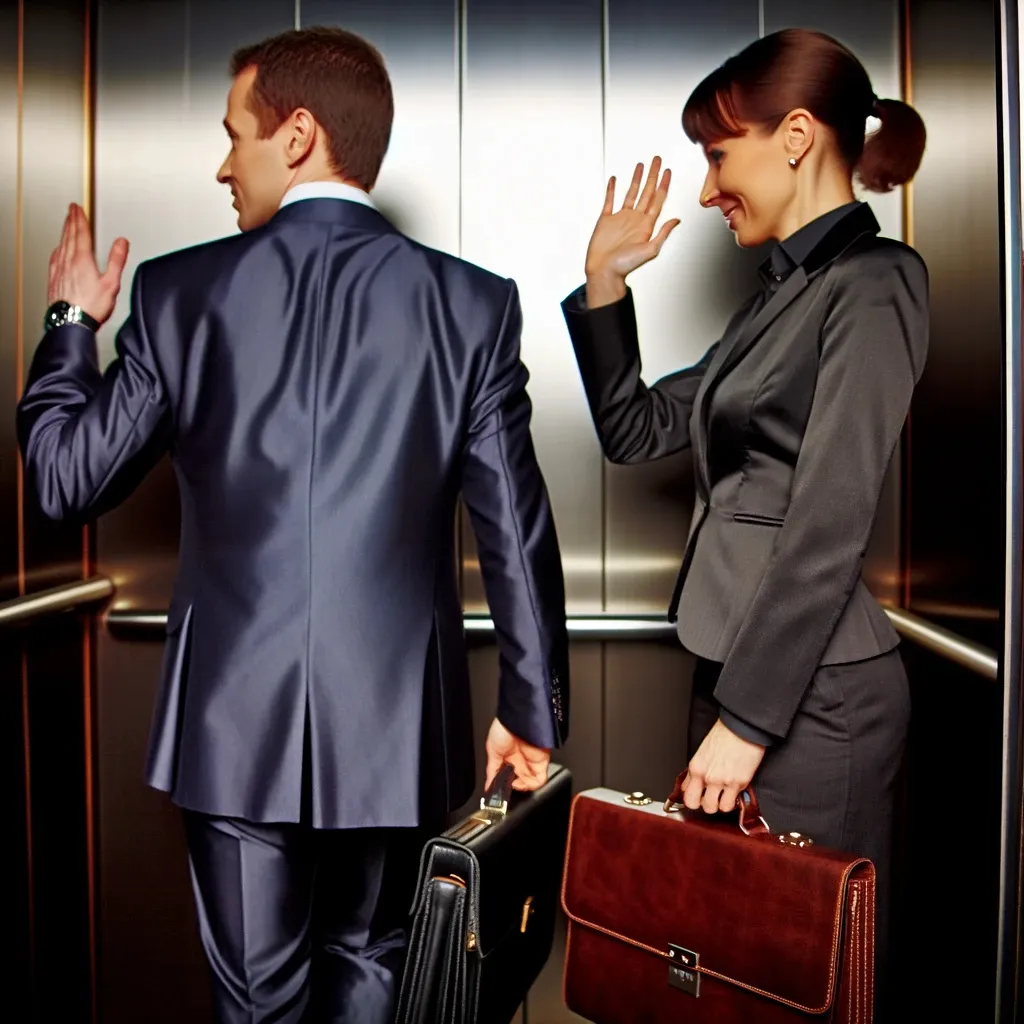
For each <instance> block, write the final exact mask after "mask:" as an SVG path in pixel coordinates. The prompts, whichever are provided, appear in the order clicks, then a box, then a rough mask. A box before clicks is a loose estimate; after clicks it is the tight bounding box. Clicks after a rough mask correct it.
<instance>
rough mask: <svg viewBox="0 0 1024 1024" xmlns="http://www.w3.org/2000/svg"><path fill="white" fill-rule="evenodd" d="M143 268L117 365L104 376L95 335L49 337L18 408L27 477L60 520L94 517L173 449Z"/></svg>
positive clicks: (70, 328)
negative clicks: (145, 308)
mask: <svg viewBox="0 0 1024 1024" xmlns="http://www.w3.org/2000/svg"><path fill="white" fill-rule="evenodd" d="M142 278H143V274H142V267H139V269H138V271H137V273H136V275H135V280H134V283H133V286H132V309H131V315H130V316H129V318H128V320H127V321H126V322H125V324H124V326H123V327H122V328H121V330H120V331H119V332H118V335H117V339H116V341H115V343H114V344H115V350H116V358H115V359H114V361H113V362H112V363H111V364H110V366H109V367H108V369H107V371H106V373H101V372H100V369H99V360H98V355H97V350H96V338H95V336H94V335H93V333H92V331H90V330H88V329H87V328H85V327H83V326H82V325H81V324H66V325H65V326H63V327H58V328H55V329H53V330H50V331H48V332H47V333H46V335H45V336H44V337H43V339H42V341H40V343H39V345H38V347H37V348H36V352H35V355H34V357H33V359H32V365H31V368H30V370H29V376H28V382H27V385H26V388H25V392H24V394H23V396H22V399H21V401H20V402H19V403H18V412H17V427H18V441H19V444H20V446H21V452H22V457H23V459H24V461H25V470H26V475H27V477H28V480H29V481H30V485H31V486H32V488H33V489H34V490H35V493H36V495H37V497H38V500H39V503H40V505H41V507H42V509H43V512H44V513H45V514H46V515H47V516H49V517H50V518H51V519H65V518H72V517H80V516H86V515H95V514H97V513H98V512H99V511H102V510H103V509H105V508H107V507H109V506H110V505H111V504H112V503H113V502H114V501H115V500H121V499H123V498H124V497H126V496H127V492H128V491H130V489H131V488H132V487H133V486H135V485H136V484H137V483H138V481H139V480H140V479H141V477H142V475H143V474H144V472H145V471H146V470H147V469H149V468H150V467H151V466H152V465H153V463H154V462H155V461H156V460H157V458H159V456H160V455H161V454H162V453H163V452H164V451H165V450H166V447H167V441H168V435H167V426H168V422H169V417H168V403H167V397H166V393H165V389H164V387H163V385H162V383H161V379H160V375H159V373H158V370H157V365H156V360H155V358H154V354H153V350H152V345H151V341H150V338H149V336H148V334H147V332H146V327H145V323H144V321H143V315H142V287H143V285H142Z"/></svg>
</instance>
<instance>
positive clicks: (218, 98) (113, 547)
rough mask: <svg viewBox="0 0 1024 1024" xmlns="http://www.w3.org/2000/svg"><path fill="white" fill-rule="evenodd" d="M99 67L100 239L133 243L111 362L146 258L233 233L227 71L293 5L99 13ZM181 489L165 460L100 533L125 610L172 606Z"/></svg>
mask: <svg viewBox="0 0 1024 1024" xmlns="http://www.w3.org/2000/svg"><path fill="white" fill-rule="evenodd" d="M99 19H100V20H99V38H98V54H97V69H96V79H97V82H96V85H97V101H96V108H97V109H96V234H97V248H98V249H99V250H100V251H101V252H103V251H108V250H109V247H110V244H111V243H112V241H113V240H114V238H116V237H117V236H118V235H124V236H126V237H127V238H128V239H129V241H130V242H131V251H130V252H129V257H128V266H127V267H126V269H125V279H124V286H123V288H122V290H121V294H120V297H119V299H118V304H117V308H116V309H115V311H114V315H113V316H112V317H111V319H110V321H109V322H108V323H107V324H106V325H105V326H104V328H103V330H102V331H101V332H100V354H101V359H102V360H103V361H106V360H108V359H110V358H112V356H113V341H114V337H115V334H116V332H117V329H118V327H119V326H120V325H121V323H122V322H123V320H124V318H125V317H126V316H127V313H128V307H129V302H130V298H131V289H130V287H129V282H130V280H131V276H132V275H133V274H134V271H135V267H136V266H137V265H138V263H139V262H140V261H141V260H144V259H148V258H150V257H153V256H157V255H159V254H161V253H164V252H168V251H171V250H174V249H178V248H182V247H184V246H187V245H192V244H195V243H198V242H203V241H208V240H210V239H213V238H217V237H221V236H224V235H228V234H233V233H234V232H235V231H236V230H237V229H236V227H235V215H234V211H233V210H232V208H231V200H230V195H229V193H228V190H227V189H226V188H225V186H223V185H219V184H218V183H217V181H216V177H215V176H216V173H217V169H218V167H219V166H220V164H221V162H222V160H223V159H224V155H225V153H226V152H227V146H228V143H227V138H226V136H225V134H224V129H223V127H222V126H221V120H222V118H223V117H224V111H225V106H226V99H227V92H228V88H229V87H230V84H231V83H230V78H229V75H228V62H229V59H230V57H231V54H232V52H233V51H234V50H235V49H236V48H237V47H239V46H242V45H244V44H246V43H250V42H255V41H258V40H259V39H261V38H263V37H265V36H267V35H271V34H273V33H275V32H279V31H281V30H283V29H287V28H291V27H292V26H293V24H294V3H293V2H292V0H260V2H249V0H222V2H219V3H217V4H203V3H191V2H188V0H175V2H168V0H141V2H139V3H132V4H123V3H116V2H111V0H107V2H104V3H101V4H100V9H99ZM178 528H179V507H178V498H177V487H176V484H175V481H174V476H173V473H172V472H171V469H170V465H169V463H168V461H167V460H164V461H163V462H162V463H161V464H160V466H159V467H158V469H157V470H156V471H155V472H154V473H152V474H151V475H150V477H149V478H148V479H147V480H146V481H145V482H144V483H143V485H142V486H141V487H140V488H139V490H138V491H137V492H136V493H135V494H134V495H132V497H131V498H130V499H129V500H128V501H127V502H126V503H125V504H124V505H123V506H122V507H121V508H119V509H117V510H116V511H114V512H112V513H110V514H109V515H107V516H105V517H104V518H103V519H102V520H101V522H100V525H99V529H98V558H99V559H100V561H101V562H102V563H103V565H104V568H105V569H106V571H107V572H109V573H111V574H112V575H113V576H114V577H115V579H116V581H117V585H118V605H119V606H121V607H160V606H162V605H165V604H166V603H167V601H168V600H169V598H170V591H171V583H172V580H173V577H174V572H175V567H176V559H177V549H178Z"/></svg>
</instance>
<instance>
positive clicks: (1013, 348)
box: [995, 0, 1024, 1022]
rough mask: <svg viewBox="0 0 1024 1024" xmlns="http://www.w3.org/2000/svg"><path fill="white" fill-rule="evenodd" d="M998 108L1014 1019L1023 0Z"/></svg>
mask: <svg viewBox="0 0 1024 1024" xmlns="http://www.w3.org/2000/svg"><path fill="white" fill-rule="evenodd" d="M999 6H1000V12H999V13H1000V37H1001V54H1000V56H1001V72H1000V75H1001V78H1000V114H1001V126H1000V127H1001V141H1002V154H1001V155H1002V185H1003V195H1002V201H1003V209H1002V214H1003V217H1002V228H1003V231H1002V241H1003V245H1002V260H1003V329H1004V342H1003V354H1004V355H1003V357H1004V369H1003V380H1004V382H1005V385H1004V388H1005V395H1006V399H1005V402H1004V415H1005V417H1006V422H1005V426H1004V430H1005V439H1006V441H1005V445H1004V449H1003V450H1004V453H1005V459H1006V466H1005V477H1004V479H1005V481H1006V485H1005V503H1006V505H1005V513H1004V515H1005V527H1004V536H1005V541H1004V544H1005V556H1006V561H1005V583H1004V593H1003V623H1004V632H1003V764H1002V813H1001V816H1000V823H999V825H1000V861H999V922H998V934H999V947H998V959H997V962H996V979H995V1003H996V1020H998V1021H1006V1022H1010V1021H1016V1020H1019V1019H1020V1016H1021V993H1020V974H1021V957H1022V949H1021V946H1022V937H1021V929H1022V927H1024V914H1022V907H1021V899H1022V878H1021V873H1022V868H1024V862H1022V858H1024V848H1022V835H1021V802H1022V799H1024V764H1022V749H1024V746H1022V739H1024V738H1022V735H1021V730H1022V725H1024V718H1022V713H1021V712H1022V708H1021V700H1022V688H1021V641H1022V624H1021V615H1022V593H1021V585H1022V572H1024V549H1022V543H1024V538H1022V536H1021V530H1022V529H1024V519H1022V517H1024V494H1022V487H1024V479H1022V465H1021V459H1022V457H1024V451H1022V449H1024V429H1022V414H1024V413H1022V409H1021V401H1022V398H1024V395H1022V379H1021V375H1022V372H1024V357H1022V352H1021V344H1022V340H1024V339H1022V331H1021V316H1022V311H1021V302H1022V298H1024V297H1022V294H1021V266H1022V259H1024V246H1022V242H1021V214H1022V210H1024V179H1022V174H1021V171H1022V167H1021V132H1022V130H1024V124H1022V121H1021V117H1022V104H1021V99H1022V96H1021V65H1020V61H1021V40H1020V20H1019V19H1020V13H1021V4H1020V2H1017V3H1014V2H1013V0H1001V3H1000V5H999Z"/></svg>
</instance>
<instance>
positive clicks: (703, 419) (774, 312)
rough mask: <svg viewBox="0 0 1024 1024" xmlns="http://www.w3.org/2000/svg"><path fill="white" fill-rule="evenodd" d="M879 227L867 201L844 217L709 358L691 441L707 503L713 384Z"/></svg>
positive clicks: (699, 484)
mask: <svg viewBox="0 0 1024 1024" xmlns="http://www.w3.org/2000/svg"><path fill="white" fill-rule="evenodd" d="M879 230H880V229H879V225H878V221H877V220H876V219H875V215H874V214H873V213H872V211H871V208H870V207H869V206H868V205H867V204H864V205H862V206H861V207H859V208H858V209H857V210H855V211H854V212H852V213H851V214H849V215H848V216H846V217H844V218H843V219H842V220H841V221H840V222H839V223H838V224H836V225H835V227H833V228H832V229H831V230H830V231H829V233H828V234H827V235H826V236H825V237H824V238H823V239H822V240H821V241H820V242H819V243H818V244H817V245H816V246H815V247H814V249H813V250H812V251H811V252H810V253H809V254H808V256H807V258H806V259H805V260H804V261H803V263H802V264H801V265H800V266H798V267H797V268H796V269H795V270H794V271H793V273H792V274H790V275H789V277H787V278H786V280H785V281H784V282H783V284H782V286H781V287H780V288H779V289H778V291H776V292H775V294H774V295H772V296H771V298H770V299H768V301H767V302H766V303H765V304H764V305H763V306H762V307H761V309H760V310H758V312H757V313H755V314H754V316H753V317H751V318H750V319H749V320H747V321H746V322H745V323H744V324H743V326H741V327H740V329H739V330H738V331H737V332H736V335H735V337H734V340H733V341H732V342H731V343H729V344H728V345H726V344H724V343H723V344H722V345H721V346H720V347H719V350H718V352H716V353H715V358H714V359H713V360H712V361H711V365H710V366H709V367H708V371H707V373H706V374H705V377H704V388H703V392H702V394H701V395H700V396H699V398H698V408H697V412H698V418H697V423H698V430H697V434H696V436H695V437H694V442H693V443H694V450H695V453H696V455H697V459H696V463H697V487H698V489H699V490H700V491H701V492H702V497H703V498H704V500H705V501H706V502H707V503H709V504H710V501H711V497H710V495H711V475H710V472H709V468H708V450H707V449H708V445H707V440H708V413H709V409H710V406H711V397H712V395H713V394H714V391H715V388H716V387H717V386H718V385H719V384H720V383H721V381H722V379H723V378H724V377H725V376H726V375H727V374H728V373H730V372H731V371H732V370H733V369H734V368H735V367H736V365H737V364H738V363H739V362H740V361H741V360H742V359H743V357H744V356H745V355H746V354H747V353H748V352H749V351H750V349H751V348H752V347H753V345H754V343H755V342H756V341H757V340H758V338H760V337H761V335H762V334H764V332H765V331H766V330H767V329H768V328H769V327H770V326H771V325H772V324H773V323H774V322H775V320H776V319H777V318H778V317H779V315H780V314H781V313H782V312H783V311H784V310H785V309H786V308H787V307H788V306H789V305H790V304H791V303H792V302H793V301H794V300H795V299H796V297H797V296H798V295H800V293H801V292H802V291H803V290H804V289H805V288H806V287H807V284H808V282H809V281H810V280H811V278H813V277H816V276H817V274H818V273H820V272H821V271H822V270H824V269H825V267H827V266H828V265H829V264H830V263H831V262H832V261H833V260H834V259H835V258H836V257H837V256H839V255H840V254H841V253H843V252H845V251H846V250H847V249H848V248H849V247H850V246H851V245H853V244H854V242H856V241H857V240H858V239H859V238H863V237H864V236H865V235H877V234H878V232H879Z"/></svg>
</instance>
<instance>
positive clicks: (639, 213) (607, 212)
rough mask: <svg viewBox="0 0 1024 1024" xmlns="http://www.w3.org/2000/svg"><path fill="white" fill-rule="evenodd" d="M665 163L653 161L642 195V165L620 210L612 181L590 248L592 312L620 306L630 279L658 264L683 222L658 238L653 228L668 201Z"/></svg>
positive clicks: (671, 224) (668, 174)
mask: <svg viewBox="0 0 1024 1024" xmlns="http://www.w3.org/2000/svg"><path fill="white" fill-rule="evenodd" d="M660 171H661V157H660V156H656V157H655V158H654V159H653V160H652V161H651V170H650V173H649V174H648V175H647V182H646V184H644V186H643V190H642V191H641V188H640V183H641V182H642V181H643V176H644V165H643V164H637V165H636V170H635V171H634V172H633V180H632V181H631V182H630V184H629V188H628V189H627V191H626V198H625V199H624V200H623V203H622V207H621V209H619V210H617V211H616V210H615V209H614V204H615V177H614V175H613V176H612V177H611V178H609V179H608V189H607V191H606V193H605V197H604V209H602V210H601V216H600V217H599V218H598V221H597V225H596V226H595V228H594V233H593V234H592V235H591V236H590V245H589V246H588V247H587V262H586V275H587V306H588V307H589V308H591V309H593V308H594V307H596V306H603V305H606V304H607V303H609V302H615V301H617V300H618V299H621V298H622V296H623V295H625V294H626V275H627V274H630V273H632V272H633V271H634V270H636V268H637V267H642V266H643V265H644V264H645V263H647V262H649V261H650V260H653V259H654V257H655V256H657V255H658V253H659V252H661V247H662V246H663V245H664V244H665V241H666V239H667V238H668V236H669V235H670V234H671V233H672V231H673V229H674V228H675V227H676V225H678V224H679V220H678V218H676V219H673V220H669V221H666V222H665V223H664V224H663V225H662V226H661V230H660V231H659V232H658V233H657V234H656V235H655V234H654V228H655V225H656V224H657V222H658V217H659V215H660V214H661V208H662V206H664V205H665V198H666V197H667V196H668V187H669V183H670V182H671V180H672V172H671V171H670V170H668V168H666V169H665V173H664V174H662V175H661V181H660V183H659V181H658V176H659V172H660Z"/></svg>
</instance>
